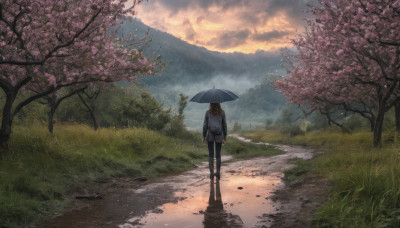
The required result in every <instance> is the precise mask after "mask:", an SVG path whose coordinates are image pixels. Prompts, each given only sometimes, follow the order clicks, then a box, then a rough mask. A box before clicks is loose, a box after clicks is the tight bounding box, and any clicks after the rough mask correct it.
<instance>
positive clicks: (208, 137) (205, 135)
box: [203, 110, 228, 143]
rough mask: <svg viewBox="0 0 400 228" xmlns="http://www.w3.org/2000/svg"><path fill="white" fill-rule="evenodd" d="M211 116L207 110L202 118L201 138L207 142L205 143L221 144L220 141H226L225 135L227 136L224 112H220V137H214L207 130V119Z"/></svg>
mask: <svg viewBox="0 0 400 228" xmlns="http://www.w3.org/2000/svg"><path fill="white" fill-rule="evenodd" d="M210 115H211V113H210V111H209V110H207V112H206V116H205V117H204V123H203V138H205V139H206V140H207V142H216V143H222V140H226V135H227V134H228V131H227V128H226V117H225V112H224V111H222V114H221V117H222V134H220V135H214V134H213V133H211V132H210V131H209V130H208V117H209V116H210Z"/></svg>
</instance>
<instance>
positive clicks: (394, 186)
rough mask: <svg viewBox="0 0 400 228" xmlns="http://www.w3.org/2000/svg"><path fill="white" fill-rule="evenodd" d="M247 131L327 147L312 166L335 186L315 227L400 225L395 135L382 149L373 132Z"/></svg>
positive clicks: (399, 171)
mask: <svg viewBox="0 0 400 228" xmlns="http://www.w3.org/2000/svg"><path fill="white" fill-rule="evenodd" d="M245 135H246V136H247V137H251V138H253V139H257V140H261V141H266V142H273V143H286V144H298V145H306V146H317V147H319V148H320V149H321V150H323V151H324V154H322V155H320V156H318V157H317V158H316V159H315V160H314V161H313V164H312V166H311V167H310V168H311V169H312V170H314V171H317V172H319V173H322V174H323V175H324V176H325V177H326V178H328V180H330V182H331V183H332V184H333V187H332V189H331V190H330V192H329V196H328V199H327V202H326V204H325V205H324V206H323V207H322V208H320V209H319V210H318V211H317V212H316V214H315V218H314V225H315V227H346V228H347V227H357V228H358V227H400V209H399V208H400V154H399V149H400V144H399V143H398V140H397V138H398V136H397V134H396V133H394V132H385V133H384V135H383V142H384V146H383V148H373V147H372V134H371V133H370V132H358V133H354V134H342V133H340V132H337V131H335V130H328V131H324V132H314V133H307V134H306V135H305V136H296V137H289V136H285V135H281V134H279V133H274V132H265V131H264V132H263V131H258V132H248V133H246V134H245ZM305 164H307V163H305ZM301 166H304V164H301ZM301 166H300V168H298V169H299V170H300V173H301V171H302V169H303V168H304V167H303V168H302V167H301ZM305 171H307V170H305ZM293 172H294V173H297V172H298V170H297V171H296V170H294V171H293Z"/></svg>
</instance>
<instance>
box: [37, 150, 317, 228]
mask: <svg viewBox="0 0 400 228" xmlns="http://www.w3.org/2000/svg"><path fill="white" fill-rule="evenodd" d="M280 148H281V149H282V150H284V151H285V154H281V155H276V156H273V157H261V158H254V159H249V160H232V159H231V157H228V156H223V162H222V167H221V179H220V180H218V179H216V178H214V179H213V180H210V178H209V170H208V162H207V163H206V162H204V163H200V164H197V168H196V169H193V170H190V171H187V172H184V173H182V174H180V175H177V176H170V177H165V178H160V179H157V180H154V181H152V182H149V183H147V184H144V185H141V186H140V187H139V188H132V189H130V188H125V189H121V190H118V191H116V192H114V193H112V194H109V195H106V196H105V197H104V198H103V199H101V200H96V201H93V202H90V203H89V205H88V206H87V207H85V208H83V209H80V210H75V211H69V212H67V213H65V214H63V215H61V216H58V217H56V218H54V219H53V220H52V221H48V222H47V223H46V224H43V227H60V228H61V227H68V228H71V227H87V228H89V227H119V228H141V227H146V228H153V227H181V228H185V227H188V228H189V227H207V228H208V227H210V228H211V227H269V226H270V224H271V223H272V221H270V220H265V219H262V217H263V215H265V214H275V213H279V211H280V210H281V209H282V206H281V205H280V203H279V202H275V201H274V200H273V199H272V197H271V196H272V194H273V192H274V191H276V190H278V189H279V188H282V187H284V184H283V182H282V181H281V178H282V177H283V171H284V170H286V169H289V168H290V167H292V164H290V162H289V160H291V159H294V158H302V159H310V158H311V157H312V151H311V150H308V149H304V148H301V147H291V146H280Z"/></svg>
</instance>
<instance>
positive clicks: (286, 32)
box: [137, 0, 311, 53]
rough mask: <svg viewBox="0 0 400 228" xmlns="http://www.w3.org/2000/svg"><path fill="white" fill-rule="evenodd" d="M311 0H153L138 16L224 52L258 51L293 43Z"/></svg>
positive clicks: (274, 48)
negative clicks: (291, 39) (292, 40)
mask: <svg viewBox="0 0 400 228" xmlns="http://www.w3.org/2000/svg"><path fill="white" fill-rule="evenodd" d="M307 3H311V0H285V1H280V0H252V1H247V0H231V1H224V0H220V1H218V0H149V1H148V2H143V3H142V4H140V5H139V6H138V9H137V17H138V18H139V19H140V20H142V21H143V22H144V23H145V24H147V25H148V26H150V27H153V28H155V29H159V30H161V31H164V32H168V33H170V34H172V35H174V36H176V37H179V38H181V39H182V40H185V41H187V42H189V43H191V44H195V45H199V46H203V47H205V48H207V49H209V50H213V51H220V52H243V53H254V52H256V51H257V50H264V51H273V50H277V49H280V48H282V47H288V46H290V45H291V44H290V38H293V37H294V36H295V34H296V32H297V31H302V30H303V25H304V24H303V23H304V21H303V20H302V19H303V18H305V17H306V15H305V14H304V13H303V11H304V9H306V5H307Z"/></svg>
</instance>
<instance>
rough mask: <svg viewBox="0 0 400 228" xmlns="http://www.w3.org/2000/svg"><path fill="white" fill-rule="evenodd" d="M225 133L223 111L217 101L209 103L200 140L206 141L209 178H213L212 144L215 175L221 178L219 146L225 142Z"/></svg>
mask: <svg viewBox="0 0 400 228" xmlns="http://www.w3.org/2000/svg"><path fill="white" fill-rule="evenodd" d="M226 135H227V129H226V118H225V112H224V111H223V110H222V109H221V105H220V104H219V103H211V104H210V108H209V110H208V111H207V112H206V116H205V118H204V124H203V139H202V142H203V143H204V141H207V143H208V155H209V156H208V165H209V167H210V179H212V178H214V144H215V152H216V153H215V158H216V159H217V172H216V174H215V176H216V177H217V178H218V179H220V178H221V172H220V169H221V147H222V144H225V141H226Z"/></svg>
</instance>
